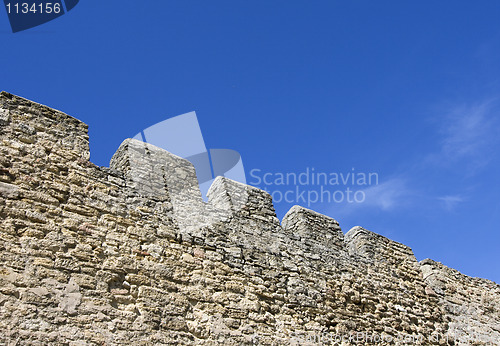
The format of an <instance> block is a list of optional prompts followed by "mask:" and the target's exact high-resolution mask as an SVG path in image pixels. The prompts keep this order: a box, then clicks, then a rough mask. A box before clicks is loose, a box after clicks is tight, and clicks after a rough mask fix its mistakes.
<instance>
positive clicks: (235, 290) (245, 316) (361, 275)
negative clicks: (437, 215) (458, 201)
mask: <svg viewBox="0 0 500 346" xmlns="http://www.w3.org/2000/svg"><path fill="white" fill-rule="evenodd" d="M197 186H198V184H197V181H196V175H195V174H194V168H193V167H192V165H191V164H190V163H189V162H188V161H186V160H184V159H181V158H179V157H176V156H174V155H171V154H169V153H167V152H165V151H163V150H161V149H159V148H156V147H154V146H152V145H149V144H145V143H142V142H138V141H134V140H126V141H124V143H123V144H122V145H121V146H120V148H119V149H118V151H117V152H116V154H115V156H114V157H113V159H112V160H111V164H110V168H106V167H97V166H95V165H94V164H93V163H91V162H90V161H89V146H88V135H87V125H85V124H84V123H82V122H80V121H79V120H77V119H74V118H72V117H70V116H68V115H66V114H64V113H62V112H59V111H56V110H53V109H51V108H48V107H46V106H42V105H40V104H37V103H34V102H31V101H28V100H26V99H23V98H20V97H17V96H14V95H11V94H9V93H6V92H2V93H1V94H0V256H1V262H0V342H1V343H3V344H12V345H15V344H66V345H87V344H88V345H103V344H105V345H117V344H132V343H134V344H144V345H150V344H211V345H218V344H232V345H240V344H252V343H253V344H293V343H305V340H306V338H309V340H310V341H311V342H313V343H314V341H316V342H318V341H319V339H312V338H313V337H316V338H317V337H318V336H320V335H322V336H323V339H322V340H321V341H323V342H324V343H325V344H329V343H330V344H333V342H330V340H333V339H334V338H338V337H340V336H344V340H343V341H342V342H341V343H342V344H354V340H356V339H353V338H352V337H353V336H354V335H358V341H359V343H358V344H397V343H399V341H397V338H398V337H401V336H406V337H407V340H410V339H408V338H410V337H413V341H414V342H413V343H417V344H423V345H428V344H443V345H444V344H459V343H460V340H458V339H455V341H454V339H453V336H457V335H459V336H460V337H461V338H462V339H461V340H462V341H463V342H464V344H474V343H475V344H478V345H479V344H488V345H494V344H498V342H499V341H498V340H500V286H499V285H497V284H496V283H494V282H491V281H488V280H484V279H478V278H471V277H468V276H465V275H463V274H460V273H459V272H457V271H455V270H453V269H450V268H447V267H446V266H444V265H442V264H440V263H437V262H434V261H431V260H424V261H422V262H420V263H418V262H417V260H416V259H415V256H414V255H413V252H412V250H411V249H410V248H409V247H407V246H405V245H403V244H400V243H397V242H394V241H392V240H390V239H387V238H385V237H382V236H380V235H378V234H375V233H372V232H370V231H367V230H365V229H363V228H361V227H355V228H353V229H351V230H350V231H349V232H347V233H346V234H345V235H344V234H343V233H342V231H341V229H340V227H339V224H338V222H337V221H335V220H334V219H331V218H329V217H326V216H324V215H321V214H318V213H316V212H314V211H311V210H308V209H305V208H302V207H299V206H295V207H293V208H292V209H290V211H289V212H288V213H287V215H286V216H285V217H284V219H283V220H282V222H280V221H279V220H278V219H277V217H276V214H275V212H274V208H273V204H272V200H271V197H270V196H269V195H268V194H267V193H265V192H264V191H261V190H259V189H257V188H254V187H250V186H246V185H242V184H240V183H236V182H234V181H231V180H229V179H226V178H221V177H219V178H218V179H217V180H216V181H215V182H214V184H213V186H212V188H211V189H210V192H209V201H208V202H207V203H205V202H203V200H202V199H201V194H200V192H199V189H198V187H197ZM355 333H363V334H362V335H364V337H365V339H363V338H362V337H361V334H355ZM345 336H347V337H349V336H351V339H350V340H349V339H348V338H345ZM368 336H370V337H372V338H374V339H373V340H371V339H366V337H368ZM391 337H392V338H394V339H393V340H392V341H391V339H390V338H391ZM359 338H361V339H359ZM377 338H383V339H382V340H381V342H376V341H377V340H378V339H377ZM338 344H340V343H338Z"/></svg>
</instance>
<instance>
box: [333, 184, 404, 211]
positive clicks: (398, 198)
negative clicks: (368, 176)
mask: <svg viewBox="0 0 500 346" xmlns="http://www.w3.org/2000/svg"><path fill="white" fill-rule="evenodd" d="M356 191H360V192H362V194H363V196H364V199H363V201H362V202H360V203H356V202H354V203H347V202H345V203H342V204H340V205H335V212H337V213H339V212H340V213H342V214H350V213H352V212H359V211H360V210H361V209H379V210H383V211H393V210H396V209H397V208H401V207H404V206H407V205H408V202H409V201H410V200H411V198H410V196H411V195H412V194H413V192H412V191H411V189H410V188H409V187H408V184H407V182H406V181H405V180H404V179H402V178H399V177H396V178H391V179H389V180H387V181H385V182H382V183H380V184H377V185H373V186H369V187H367V188H365V189H358V190H356Z"/></svg>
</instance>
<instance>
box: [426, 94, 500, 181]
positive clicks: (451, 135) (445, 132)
mask: <svg viewBox="0 0 500 346" xmlns="http://www.w3.org/2000/svg"><path fill="white" fill-rule="evenodd" d="M494 101H495V100H487V101H484V102H482V103H478V104H474V105H459V106H454V107H453V108H450V109H449V110H448V111H445V112H444V113H443V115H442V116H441V117H439V120H438V121H439V132H440V133H441V135H442V139H441V141H440V149H439V150H438V152H436V153H433V154H430V155H429V158H431V161H433V162H434V163H440V164H456V163H460V164H465V165H466V166H467V167H466V168H468V169H469V170H471V169H472V170H474V171H475V170H476V169H477V168H481V167H483V166H484V165H485V164H487V163H488V161H489V159H490V158H491V150H492V148H493V145H494V144H495V143H498V133H499V132H498V130H499V128H500V127H499V125H498V121H497V120H496V119H497V114H496V113H497V111H496V109H495V108H494V105H495V102H494Z"/></svg>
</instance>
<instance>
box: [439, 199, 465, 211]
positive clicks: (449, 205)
mask: <svg viewBox="0 0 500 346" xmlns="http://www.w3.org/2000/svg"><path fill="white" fill-rule="evenodd" d="M437 199H438V200H439V201H441V205H442V206H443V208H444V209H446V210H447V211H453V210H454V209H455V207H456V206H457V205H458V204H459V203H461V202H463V201H464V198H463V197H462V196H460V195H455V196H443V197H438V198H437Z"/></svg>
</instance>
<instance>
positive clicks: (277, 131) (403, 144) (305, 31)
mask: <svg viewBox="0 0 500 346" xmlns="http://www.w3.org/2000/svg"><path fill="white" fill-rule="evenodd" d="M498 18H500V3H499V2H498V1H482V2H476V3H474V2H471V1H440V2H435V1H418V2H417V1H413V2H402V1H343V2H341V1H333V0H328V1H315V2H310V1H272V2H271V1H251V2H250V1H246V2H243V1H234V0H232V1H152V0H149V1H144V2H137V1H102V2H93V1H81V2H80V4H79V5H78V6H77V7H75V8H74V9H73V10H72V11H71V12H69V13H67V14H66V15H64V16H62V17H60V18H58V19H56V20H54V21H51V22H49V23H47V24H44V25H42V26H39V27H36V28H33V29H30V30H28V31H25V32H20V33H16V34H12V33H11V31H10V27H9V24H8V21H7V15H6V12H5V10H4V9H1V10H0V40H1V43H0V44H1V53H0V64H1V66H2V68H0V89H2V90H6V91H9V92H12V93H14V94H18V95H20V96H23V97H26V98H29V99H32V100H35V101H37V102H40V103H43V104H47V105H49V106H51V107H54V108H57V109H60V110H63V111H65V112H67V113H68V114H71V115H73V116H75V117H77V118H79V119H81V120H82V121H84V122H86V123H87V124H89V125H90V145H91V160H92V161H93V162H94V163H96V164H98V165H102V166H107V165H108V163H109V159H110V158H111V156H112V154H113V153H114V151H115V150H116V149H117V147H118V146H119V144H120V143H121V141H122V140H123V139H125V138H127V137H131V136H133V135H135V134H136V133H137V132H138V131H140V130H141V129H144V128H147V127H149V126H151V125H153V124H155V123H157V122H159V121H162V120H164V119H166V118H168V117H171V116H175V115H179V114H183V113H186V112H189V111H196V112H197V115H198V119H199V122H200V126H201V128H202V130H203V135H204V138H205V142H206V145H207V147H209V148H228V149H234V150H237V151H238V152H239V153H240V154H241V156H242V158H243V163H244V166H245V170H246V172H247V178H248V181H249V182H252V180H254V179H252V178H251V177H250V175H249V174H250V171H252V170H256V169H258V170H260V172H261V174H264V173H266V172H271V173H279V172H283V173H296V174H299V173H301V172H303V171H305V170H306V169H307V168H309V169H311V168H314V169H315V171H317V172H326V173H348V172H352V171H353V169H354V171H355V172H361V173H362V172H366V173H368V172H375V173H377V175H378V177H379V181H378V184H376V185H375V184H372V185H370V186H356V187H355V188H356V190H359V191H363V194H364V196H365V200H364V202H363V203H325V202H323V203H313V204H312V205H311V206H310V207H311V208H312V209H315V210H317V211H319V212H322V213H324V214H327V215H329V216H332V217H334V218H335V219H337V220H338V221H339V222H340V225H341V226H342V228H343V230H344V231H347V230H349V229H350V228H351V227H353V226H355V225H361V226H363V227H365V228H367V229H370V230H372V231H374V232H377V233H380V234H383V235H385V236H388V237H389V238H391V239H394V240H397V241H400V242H402V243H404V244H407V245H409V246H410V247H411V248H412V249H413V250H414V252H415V254H416V256H417V258H418V259H419V260H420V259H424V258H427V257H430V258H432V259H435V260H437V261H441V262H443V263H444V264H446V265H448V266H451V267H454V268H456V269H458V270H460V271H461V272H463V273H465V274H468V275H471V276H479V277H485V278H489V279H492V280H495V281H496V282H500V269H499V266H498V264H499V263H500V254H499V253H500V251H499V243H500V236H499V225H500V198H499V196H500V185H499V178H498V177H499V173H500V156H499V151H498V147H499V138H500V136H499V134H500V99H499V96H500V64H499V61H500V22H499V20H498ZM254 172H255V171H254ZM261 187H264V186H261ZM268 188H271V189H274V190H273V191H282V192H286V191H287V190H289V189H290V188H293V186H292V187H290V186H270V187H269V186H268ZM304 188H305V189H309V190H314V189H315V188H316V187H311V186H305V187H304ZM328 188H330V189H332V187H328ZM337 188H339V189H343V188H345V187H343V186H340V187H335V189H337ZM292 204H294V203H285V202H281V203H275V207H276V210H277V213H278V215H279V216H280V218H281V217H282V216H283V215H284V214H285V213H286V211H287V210H288V209H289V208H290V207H291V205H292Z"/></svg>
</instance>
